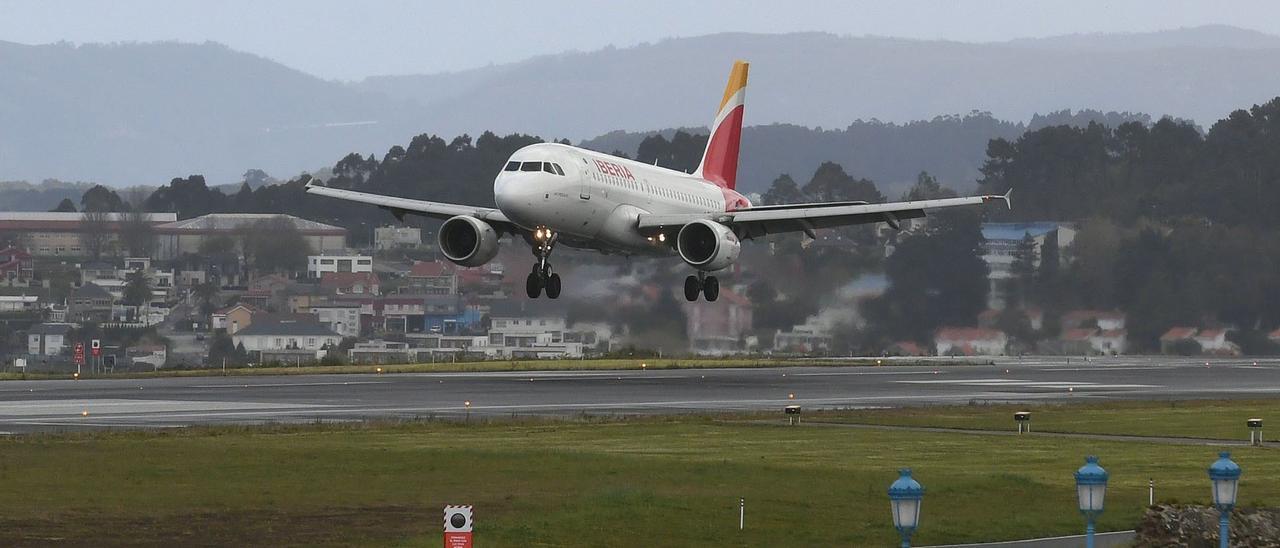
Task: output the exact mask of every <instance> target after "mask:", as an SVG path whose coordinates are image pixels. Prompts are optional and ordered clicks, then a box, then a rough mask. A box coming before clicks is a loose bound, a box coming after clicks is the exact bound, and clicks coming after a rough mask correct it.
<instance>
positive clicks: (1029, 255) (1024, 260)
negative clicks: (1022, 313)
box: [1008, 234, 1038, 308]
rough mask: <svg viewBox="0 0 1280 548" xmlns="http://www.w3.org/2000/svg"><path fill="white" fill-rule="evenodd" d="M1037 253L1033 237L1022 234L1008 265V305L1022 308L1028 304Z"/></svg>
mask: <svg viewBox="0 0 1280 548" xmlns="http://www.w3.org/2000/svg"><path fill="white" fill-rule="evenodd" d="M1037 255H1038V253H1037V251H1036V240H1035V238H1032V237H1031V235H1030V234H1025V235H1023V237H1022V241H1020V242H1018V247H1017V248H1016V249H1014V250H1013V263H1011V264H1010V265H1009V274H1010V275H1011V276H1012V278H1010V279H1009V283H1010V284H1011V287H1010V291H1009V292H1008V296H1009V298H1010V300H1011V301H1012V302H1010V303H1008V304H1009V305H1010V306H1013V307H1017V308H1022V307H1025V306H1027V305H1028V302H1027V301H1028V297H1029V296H1030V293H1031V286H1032V284H1033V283H1034V282H1035V275H1036V259H1037Z"/></svg>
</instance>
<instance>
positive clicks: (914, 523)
mask: <svg viewBox="0 0 1280 548" xmlns="http://www.w3.org/2000/svg"><path fill="white" fill-rule="evenodd" d="M923 499H924V486H922V485H920V482H918V481H916V480H915V478H912V477H911V469H910V468H903V469H901V470H898V479H897V480H896V481H894V482H893V484H891V485H889V505H890V506H891V507H892V509H893V527H894V528H895V529H897V530H898V534H899V535H902V546H903V548H908V547H910V546H911V535H912V533H915V531H916V527H918V526H919V525H920V501H921V500H923Z"/></svg>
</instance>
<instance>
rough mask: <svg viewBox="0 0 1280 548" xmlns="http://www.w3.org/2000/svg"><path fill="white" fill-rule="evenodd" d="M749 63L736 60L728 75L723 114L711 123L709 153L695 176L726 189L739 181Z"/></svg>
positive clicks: (718, 115) (721, 102) (721, 103)
mask: <svg viewBox="0 0 1280 548" xmlns="http://www.w3.org/2000/svg"><path fill="white" fill-rule="evenodd" d="M747 67H748V64H747V62H746V61H735V62H734V63H733V70H732V71H730V72H729V84H728V85H726V86H725V87H724V99H722V100H721V101H720V111H719V112H717V113H716V121H715V122H714V123H712V124H711V137H709V138H708V139H707V150H706V151H705V152H703V153H702V163H701V164H699V165H698V171H695V172H694V175H696V176H698V177H702V178H703V179H706V180H708V181H711V182H713V183H715V184H717V185H720V186H722V187H725V188H730V189H732V188H734V186H736V185H737V182H738V146H739V143H740V142H741V141H742V111H743V108H744V103H745V99H746V95H747Z"/></svg>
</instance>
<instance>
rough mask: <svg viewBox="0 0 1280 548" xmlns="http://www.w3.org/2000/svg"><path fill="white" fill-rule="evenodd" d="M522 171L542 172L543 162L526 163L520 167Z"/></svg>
mask: <svg viewBox="0 0 1280 548" xmlns="http://www.w3.org/2000/svg"><path fill="white" fill-rule="evenodd" d="M520 171H542V162H525V163H523V164H521V165H520Z"/></svg>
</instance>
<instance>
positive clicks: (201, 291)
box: [192, 281, 221, 316]
mask: <svg viewBox="0 0 1280 548" xmlns="http://www.w3.org/2000/svg"><path fill="white" fill-rule="evenodd" d="M192 291H193V292H194V293H195V296H196V302H197V303H199V307H200V314H201V315H202V316H208V315H210V314H212V313H213V311H214V310H217V309H218V305H219V303H220V302H221V300H220V299H219V298H218V284H216V283H213V282H212V281H208V282H205V283H202V284H199V285H197V286H195V288H194V289H193V290H192Z"/></svg>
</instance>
